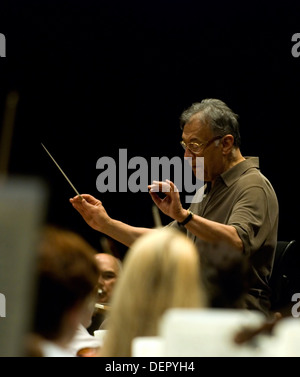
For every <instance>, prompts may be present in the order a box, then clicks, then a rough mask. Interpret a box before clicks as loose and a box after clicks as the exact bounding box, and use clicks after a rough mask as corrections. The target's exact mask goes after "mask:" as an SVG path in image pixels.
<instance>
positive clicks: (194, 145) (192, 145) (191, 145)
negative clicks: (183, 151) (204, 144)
mask: <svg viewBox="0 0 300 377" xmlns="http://www.w3.org/2000/svg"><path fill="white" fill-rule="evenodd" d="M188 148H189V150H190V151H191V152H193V153H199V152H200V151H201V149H202V148H201V145H199V144H197V143H189V145H188Z"/></svg>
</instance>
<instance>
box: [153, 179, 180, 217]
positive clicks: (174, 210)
mask: <svg viewBox="0 0 300 377" xmlns="http://www.w3.org/2000/svg"><path fill="white" fill-rule="evenodd" d="M148 189H149V193H150V195H151V197H152V200H153V201H154V203H155V204H156V205H157V207H158V208H159V209H160V210H161V211H162V212H163V213H164V214H166V215H168V216H170V217H171V218H172V219H174V220H178V221H182V219H184V218H185V217H186V210H184V209H183V208H182V205H181V201H180V196H179V192H178V189H177V187H176V186H175V184H174V183H173V182H171V181H169V180H168V179H166V181H165V182H159V181H153V182H152V185H149V186H148ZM159 192H163V193H164V194H165V197H164V198H161V197H160V196H159V195H158V193H159Z"/></svg>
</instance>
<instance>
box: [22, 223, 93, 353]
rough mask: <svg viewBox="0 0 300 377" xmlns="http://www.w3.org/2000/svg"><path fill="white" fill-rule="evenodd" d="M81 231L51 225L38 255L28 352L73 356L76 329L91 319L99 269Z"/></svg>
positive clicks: (41, 240)
mask: <svg viewBox="0 0 300 377" xmlns="http://www.w3.org/2000/svg"><path fill="white" fill-rule="evenodd" d="M95 253H96V251H95V250H94V249H93V248H92V247H91V246H90V245H89V244H88V243H87V242H86V241H85V240H84V239H83V238H82V237H81V236H79V235H77V234H75V233H73V232H71V231H67V230H63V229H59V228H57V227H53V226H47V227H46V228H45V229H44V230H43V232H42V235H41V239H40V241H39V245H38V255H37V286H36V299H35V310H34V318H33V326H32V333H31V334H30V336H29V340H28V356H41V357H68V356H69V357H72V356H76V353H75V352H74V350H72V349H71V348H70V342H72V341H73V340H74V337H75V335H76V332H77V331H78V329H79V328H80V327H81V326H82V327H84V326H87V325H88V324H89V322H90V320H91V315H92V313H93V309H94V305H95V302H96V289H97V283H98V277H99V269H98V265H97V262H96V260H95Z"/></svg>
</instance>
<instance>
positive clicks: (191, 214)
mask: <svg viewBox="0 0 300 377" xmlns="http://www.w3.org/2000/svg"><path fill="white" fill-rule="evenodd" d="M187 211H188V215H187V217H186V218H185V219H184V220H183V221H182V222H181V223H180V222H179V221H178V224H179V225H186V224H187V223H188V222H189V221H190V220H192V217H193V216H194V214H193V212H192V211H190V210H189V209H188V210H187Z"/></svg>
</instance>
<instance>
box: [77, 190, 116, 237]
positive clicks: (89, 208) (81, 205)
mask: <svg viewBox="0 0 300 377" xmlns="http://www.w3.org/2000/svg"><path fill="white" fill-rule="evenodd" d="M81 197H82V199H81ZM81 197H80V196H78V195H77V196H75V197H74V198H71V199H70V203H71V204H72V206H73V207H74V208H75V209H76V210H77V211H78V212H79V213H80V214H81V216H82V217H83V219H84V220H85V222H86V223H87V224H88V225H89V226H90V227H92V228H93V229H95V230H98V231H99V232H102V231H104V230H105V227H106V226H107V225H108V223H109V220H110V217H109V216H108V214H107V212H106V210H105V208H104V207H103V205H102V202H101V201H100V200H98V199H96V198H94V197H93V196H92V195H88V194H82V195H81Z"/></svg>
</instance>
